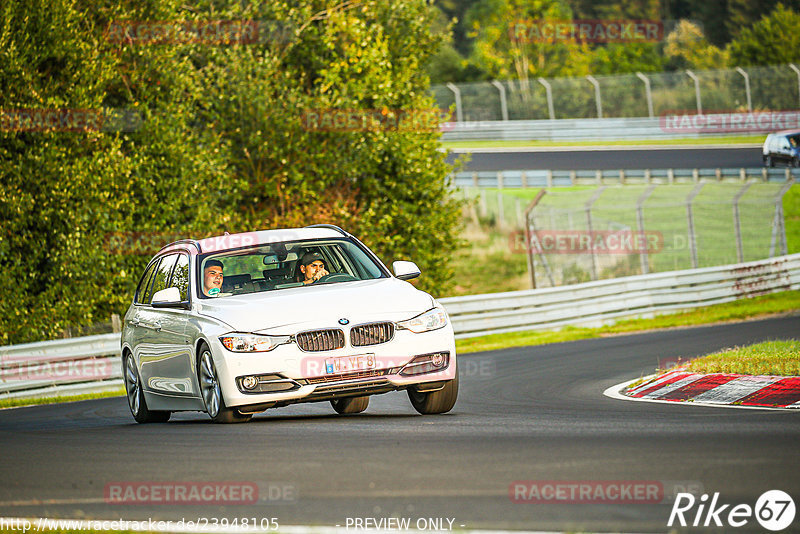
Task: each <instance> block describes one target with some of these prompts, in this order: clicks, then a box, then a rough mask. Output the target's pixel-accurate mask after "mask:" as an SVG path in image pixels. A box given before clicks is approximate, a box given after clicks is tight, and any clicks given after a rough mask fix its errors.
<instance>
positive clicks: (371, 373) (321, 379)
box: [298, 369, 391, 385]
mask: <svg viewBox="0 0 800 534" xmlns="http://www.w3.org/2000/svg"><path fill="white" fill-rule="evenodd" d="M390 371H391V369H370V370H365V371H354V372H352V373H342V374H338V375H327V376H315V377H312V378H304V379H301V380H298V382H300V383H302V384H304V385H305V384H311V385H313V384H324V383H326V382H344V381H347V380H359V379H362V378H374V377H376V376H386V375H387V374H389V372H390Z"/></svg>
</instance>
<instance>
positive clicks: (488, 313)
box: [0, 254, 800, 397]
mask: <svg viewBox="0 0 800 534" xmlns="http://www.w3.org/2000/svg"><path fill="white" fill-rule="evenodd" d="M798 289H800V254H792V255H788V256H780V257H776V258H770V259H767V260H760V261H754V262H749V263H741V264H735V265H725V266H720V267H708V268H703V269H693V270H686V271H673V272H667V273H657V274H649V275H642V276H631V277H626V278H616V279H611V280H600V281H596V282H588V283H584V284H577V285H570V286H562V287H555V288H547V289H534V290H527V291H513V292H509V293H493V294H487V295H470V296H466V297H454V298H444V299H440V301H439V302H441V303H442V304H443V305H444V307H445V308H446V309H447V312H448V314H449V315H450V319H451V321H452V323H453V327H454V329H455V332H456V337H457V338H467V337H474V336H480V335H485V334H494V333H503V332H514V331H519V330H547V329H556V328H560V327H564V326H569V325H574V326H599V325H601V324H604V323H609V322H613V321H614V320H617V319H622V318H632V317H651V316H654V315H656V314H660V313H669V312H672V311H676V310H681V309H690V308H696V307H702V306H708V305H711V304H719V303H723V302H730V301H733V300H737V299H741V298H747V297H753V296H758V295H763V294H767V293H772V292H775V291H788V290H798ZM119 348H120V338H119V334H103V335H99V336H88V337H82V338H74V339H67V340H57V341H43V342H40V343H28V344H25V345H11V346H6V347H0V396H5V397H9V396H26V395H39V394H42V393H45V392H46V393H47V394H48V395H50V394H57V393H69V392H73V391H75V390H76V389H80V390H81V392H88V391H102V390H105V389H108V388H109V386H112V385H113V386H118V385H119V384H121V381H120V380H119V379H120V378H121V377H122V370H121V365H120V358H119V350H120V349H119ZM58 364H72V365H73V367H71V368H70V367H69V366H67V367H61V368H59V366H58ZM42 368H44V369H45V373H50V374H51V375H52V376H48V377H46V378H43V377H41V376H39V375H41V374H43V372H41V371H40V369H42ZM20 369H24V370H26V371H25V372H27V373H28V374H29V375H31V376H30V377H29V378H30V379H28V380H19V379H18V378H19V373H20ZM31 369H32V370H31ZM59 369H60V370H59ZM70 369H73V371H74V372H70ZM96 370H99V371H96ZM82 372H83V375H81V373H82ZM37 373H38V374H37ZM92 373H97V375H92ZM98 375H99V376H98Z"/></svg>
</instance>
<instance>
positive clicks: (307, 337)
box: [295, 329, 344, 352]
mask: <svg viewBox="0 0 800 534" xmlns="http://www.w3.org/2000/svg"><path fill="white" fill-rule="evenodd" d="M295 339H296V341H297V346H298V347H300V350H304V351H306V352H321V351H324V350H335V349H341V348H342V347H344V333H342V331H341V330H339V329H331V330H312V331H310V332H301V333H299V334H297V336H296V338H295Z"/></svg>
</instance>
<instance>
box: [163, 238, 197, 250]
mask: <svg viewBox="0 0 800 534" xmlns="http://www.w3.org/2000/svg"><path fill="white" fill-rule="evenodd" d="M183 244H187V245H194V248H196V249H197V252H203V251H202V249H201V248H200V243H198V242H197V240H196V239H179V240H178V241H173V242H172V243H168V244H166V245H164V246H163V247H161V248H160V249H158V252H161V251H162V250H164V249H165V248H169V247H171V246H173V245H183Z"/></svg>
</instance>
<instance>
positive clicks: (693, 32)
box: [664, 20, 727, 70]
mask: <svg viewBox="0 0 800 534" xmlns="http://www.w3.org/2000/svg"><path fill="white" fill-rule="evenodd" d="M664 54H665V55H666V56H667V57H668V58H669V60H670V63H671V65H672V67H673V68H677V69H701V70H702V69H718V68H723V67H725V66H726V65H727V54H726V52H725V51H724V50H720V49H719V48H717V47H716V46H714V45H712V44H711V43H709V42H708V40H707V39H706V38H705V35H703V31H702V30H701V29H700V28H699V27H698V26H697V25H696V24H694V23H692V22H689V21H688V20H682V21H680V23H679V24H678V25H677V27H676V28H675V30H674V31H673V32H672V33H670V34H669V35H668V36H667V43H666V46H665V47H664Z"/></svg>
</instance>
